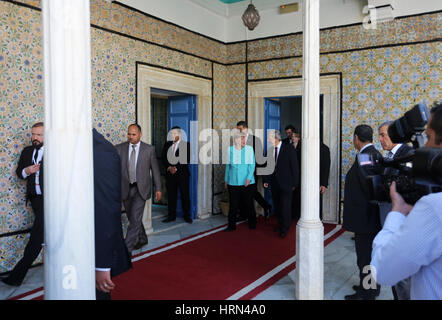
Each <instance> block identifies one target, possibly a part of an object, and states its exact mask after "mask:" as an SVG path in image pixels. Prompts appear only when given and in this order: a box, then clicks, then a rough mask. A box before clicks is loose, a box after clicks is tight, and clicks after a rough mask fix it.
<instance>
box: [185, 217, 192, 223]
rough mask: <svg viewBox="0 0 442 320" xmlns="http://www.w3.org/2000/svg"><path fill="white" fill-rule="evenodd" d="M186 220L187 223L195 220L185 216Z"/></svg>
mask: <svg viewBox="0 0 442 320" xmlns="http://www.w3.org/2000/svg"><path fill="white" fill-rule="evenodd" d="M184 221H186V222H187V223H192V222H193V220H192V218H190V217H184Z"/></svg>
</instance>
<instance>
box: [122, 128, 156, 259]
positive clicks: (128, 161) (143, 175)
mask: <svg viewBox="0 0 442 320" xmlns="http://www.w3.org/2000/svg"><path fill="white" fill-rule="evenodd" d="M127 139H128V141H127V142H124V143H121V144H119V145H117V146H116V148H117V151H118V154H119V155H120V158H121V196H122V200H123V203H124V208H125V209H126V215H127V218H128V219H129V227H128V229H127V235H126V245H127V248H128V250H129V252H132V251H133V250H136V249H139V248H141V247H142V246H144V245H145V244H147V235H146V230H145V229H144V226H143V221H142V219H143V212H144V206H145V204H146V201H147V200H149V199H150V198H151V193H152V190H151V172H152V176H153V181H154V189H155V200H156V201H159V200H160V199H161V174H160V168H159V165H158V161H157V157H156V154H155V148H154V147H153V146H152V145H150V144H147V143H144V142H142V141H141V127H140V126H139V125H138V124H131V125H130V126H129V128H128V131H127Z"/></svg>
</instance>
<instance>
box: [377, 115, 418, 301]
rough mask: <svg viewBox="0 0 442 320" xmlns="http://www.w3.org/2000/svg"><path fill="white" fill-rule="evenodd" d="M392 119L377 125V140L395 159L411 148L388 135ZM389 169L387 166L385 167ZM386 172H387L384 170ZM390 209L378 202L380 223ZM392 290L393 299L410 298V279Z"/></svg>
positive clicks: (389, 155) (387, 204)
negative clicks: (393, 140) (394, 141)
mask: <svg viewBox="0 0 442 320" xmlns="http://www.w3.org/2000/svg"><path fill="white" fill-rule="evenodd" d="M392 123H393V121H387V122H384V123H383V124H381V125H380V126H379V142H380V143H381V145H382V149H384V150H385V151H387V158H388V159H395V158H400V157H403V156H406V155H407V154H408V153H410V151H412V150H413V148H412V147H410V146H409V145H407V144H402V143H393V142H392V141H391V139H390V136H389V135H388V126H389V125H391V124H392ZM386 170H387V171H388V170H389V169H388V168H387V169H386ZM385 173H387V172H385ZM391 210H392V204H391V202H380V203H379V215H380V219H381V225H384V221H385V218H386V217H387V215H388V213H389V212H390V211H391ZM391 290H392V291H393V297H394V299H395V300H410V279H409V278H407V279H404V280H402V281H400V282H399V283H397V284H396V285H394V286H392V287H391Z"/></svg>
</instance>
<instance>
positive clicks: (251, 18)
mask: <svg viewBox="0 0 442 320" xmlns="http://www.w3.org/2000/svg"><path fill="white" fill-rule="evenodd" d="M259 18H260V16H259V13H258V10H256V8H255V6H254V5H253V4H252V2H251V1H250V4H249V6H248V7H247V9H246V11H244V13H243V15H242V21H243V22H244V25H245V26H246V27H247V28H249V30H250V31H251V30H253V29H255V27H256V26H257V25H258V23H259Z"/></svg>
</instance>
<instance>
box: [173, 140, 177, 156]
mask: <svg viewBox="0 0 442 320" xmlns="http://www.w3.org/2000/svg"><path fill="white" fill-rule="evenodd" d="M176 147H177V142H176V141H175V142H174V143H173V154H174V155H175V153H176Z"/></svg>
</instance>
